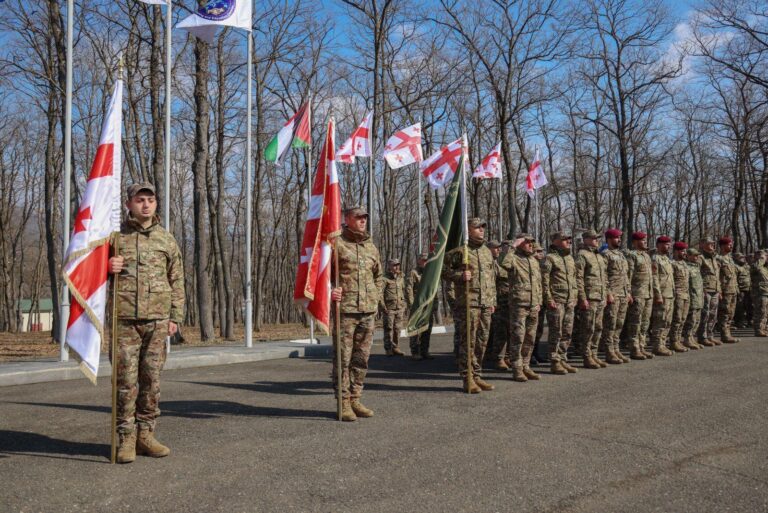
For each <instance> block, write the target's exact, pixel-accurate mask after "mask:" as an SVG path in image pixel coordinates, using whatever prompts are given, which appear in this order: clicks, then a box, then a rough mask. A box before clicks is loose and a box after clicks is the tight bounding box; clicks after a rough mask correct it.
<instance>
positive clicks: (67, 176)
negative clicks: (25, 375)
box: [59, 0, 75, 362]
mask: <svg viewBox="0 0 768 513" xmlns="http://www.w3.org/2000/svg"><path fill="white" fill-rule="evenodd" d="M74 10H75V2H74V0H67V83H66V93H65V96H66V100H65V107H64V216H63V217H64V220H63V221H64V230H63V232H64V233H63V235H64V241H63V244H62V249H63V250H64V254H65V255H66V251H67V246H69V217H70V212H69V208H70V205H69V204H70V196H71V191H70V182H71V181H72V41H73V32H74V27H75V16H74ZM60 317H61V318H60V319H59V338H60V339H61V340H60V341H59V360H60V361H62V362H66V361H67V360H69V351H68V350H67V346H66V339H67V323H68V322H69V289H68V288H67V284H66V283H65V284H63V285H62V292H61V311H60Z"/></svg>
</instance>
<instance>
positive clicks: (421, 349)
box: [405, 253, 437, 361]
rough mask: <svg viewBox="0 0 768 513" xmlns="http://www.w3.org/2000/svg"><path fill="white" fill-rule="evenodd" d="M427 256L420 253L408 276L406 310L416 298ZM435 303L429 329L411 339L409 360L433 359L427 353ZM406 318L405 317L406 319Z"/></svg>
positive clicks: (433, 307)
mask: <svg viewBox="0 0 768 513" xmlns="http://www.w3.org/2000/svg"><path fill="white" fill-rule="evenodd" d="M428 257H429V255H427V254H426V253H422V254H420V255H419V259H418V260H417V261H416V269H414V270H412V271H411V274H410V276H408V281H407V283H406V287H405V297H406V300H407V301H408V308H409V309H410V308H411V305H413V301H414V299H415V298H416V291H417V290H419V283H420V282H421V276H422V275H423V274H424V266H425V265H427V258H428ZM436 303H437V302H435V303H433V306H432V315H430V316H429V327H428V328H427V329H426V330H424V331H422V332H421V333H419V334H418V335H414V336H412V337H411V358H413V359H414V360H416V361H419V360H432V359H434V358H435V357H434V356H432V355H431V354H430V353H429V339H430V337H431V335H432V322H433V317H434V309H435V308H437V307H436V306H435V305H436ZM407 317H408V316H407V315H406V318H407Z"/></svg>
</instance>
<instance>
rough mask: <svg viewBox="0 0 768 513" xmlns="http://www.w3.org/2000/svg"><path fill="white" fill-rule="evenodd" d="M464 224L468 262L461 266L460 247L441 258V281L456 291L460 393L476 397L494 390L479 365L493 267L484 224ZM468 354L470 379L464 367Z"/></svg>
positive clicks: (488, 316)
mask: <svg viewBox="0 0 768 513" xmlns="http://www.w3.org/2000/svg"><path fill="white" fill-rule="evenodd" d="M468 225H469V245H468V248H467V252H468V254H469V262H468V263H466V264H465V263H464V251H465V249H464V247H463V246H461V247H458V248H455V249H453V250H451V251H450V252H449V253H448V254H446V255H445V263H444V264H443V272H442V275H443V279H446V280H449V281H451V282H453V284H454V287H455V291H456V299H455V305H456V307H455V311H454V312H455V317H454V327H455V329H456V330H457V331H458V332H459V337H460V339H461V343H460V344H459V352H458V353H459V354H458V357H457V363H458V367H459V374H460V375H461V377H462V378H463V379H464V391H465V392H467V393H471V394H476V393H478V392H480V391H484V390H486V391H487V390H493V388H494V387H493V385H491V384H489V383H486V382H485V380H483V378H482V369H481V365H480V364H481V362H482V361H483V356H484V355H485V347H486V344H487V342H488V335H489V332H490V329H491V315H492V314H493V311H494V309H495V307H496V267H495V262H494V261H493V255H492V254H491V250H490V249H488V247H487V246H486V245H485V239H484V235H485V221H483V220H482V219H480V218H477V217H473V218H472V219H470V220H469V222H468ZM467 305H469V318H467ZM467 324H468V325H469V340H467ZM470 355H471V363H470V364H471V365H472V371H471V372H472V377H471V378H470V376H469V367H468V360H469V356H470Z"/></svg>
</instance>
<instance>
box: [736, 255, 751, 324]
mask: <svg viewBox="0 0 768 513" xmlns="http://www.w3.org/2000/svg"><path fill="white" fill-rule="evenodd" d="M733 260H734V262H736V269H737V271H738V273H739V296H738V297H737V299H736V316H735V318H734V321H733V323H734V324H735V325H736V326H737V327H739V328H748V327H749V323H750V321H751V320H752V297H751V296H752V293H751V292H752V277H751V273H750V268H749V264H748V263H747V258H746V257H745V256H744V255H742V254H741V253H734V254H733Z"/></svg>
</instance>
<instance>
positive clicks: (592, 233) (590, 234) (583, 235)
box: [581, 230, 600, 239]
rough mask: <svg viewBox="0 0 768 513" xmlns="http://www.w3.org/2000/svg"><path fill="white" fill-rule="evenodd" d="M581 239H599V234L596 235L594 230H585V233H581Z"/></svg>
mask: <svg viewBox="0 0 768 513" xmlns="http://www.w3.org/2000/svg"><path fill="white" fill-rule="evenodd" d="M581 238H582V239H599V238H600V234H599V233H597V232H596V231H595V230H587V231H584V232H581Z"/></svg>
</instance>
